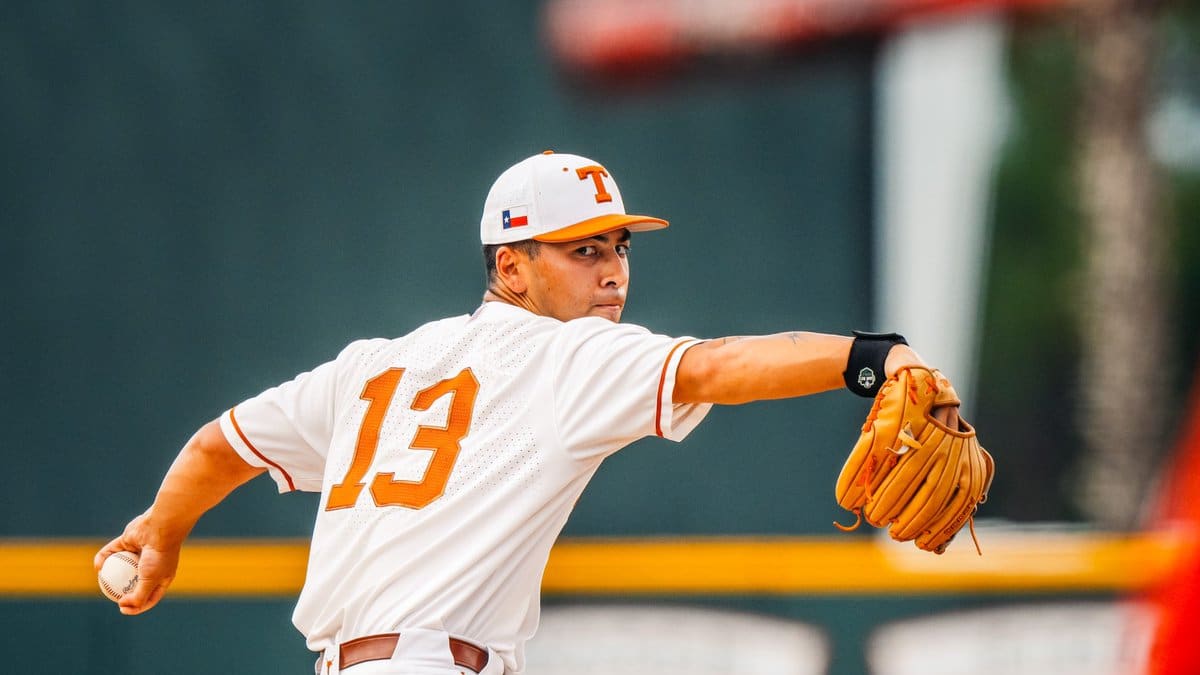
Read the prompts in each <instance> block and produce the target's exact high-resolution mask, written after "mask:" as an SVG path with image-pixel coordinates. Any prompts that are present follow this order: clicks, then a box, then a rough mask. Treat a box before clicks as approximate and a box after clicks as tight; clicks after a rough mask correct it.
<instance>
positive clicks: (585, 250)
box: [575, 246, 596, 256]
mask: <svg viewBox="0 0 1200 675" xmlns="http://www.w3.org/2000/svg"><path fill="white" fill-rule="evenodd" d="M575 252H576V253H578V254H579V255H584V256H593V255H596V247H595V246H580V247H579V248H577V249H575Z"/></svg>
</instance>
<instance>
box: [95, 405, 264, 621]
mask: <svg viewBox="0 0 1200 675" xmlns="http://www.w3.org/2000/svg"><path fill="white" fill-rule="evenodd" d="M263 471H264V469H260V468H258V467H253V466H250V465H249V464H247V463H246V462H245V461H243V460H242V458H241V457H239V456H238V454H237V452H235V451H234V449H233V448H232V447H231V446H230V445H229V442H228V441H226V440H225V435H224V434H223V433H221V426H220V424H219V423H218V422H216V421H212V422H209V423H208V424H206V425H204V426H203V427H201V428H200V430H199V431H197V432H196V434H195V435H194V436H192V438H191V440H189V441H188V442H187V444H186V445H185V446H184V447H183V450H181V451H180V452H179V456H178V457H176V458H175V462H174V463H173V464H172V465H171V468H170V469H169V470H168V471H167V475H166V477H165V478H163V482H162V486H161V487H160V488H159V490H158V495H157V496H156V497H155V499H154V503H153V504H152V505H151V506H150V508H149V509H147V510H146V512H145V513H143V514H142V515H140V516H138V517H136V518H134V519H133V520H132V521H131V522H130V523H129V525H127V526H126V527H125V532H124V533H123V534H122V535H121V536H119V537H117V538H116V539H113V540H112V541H110V542H109V543H108V544H107V545H106V546H105V547H104V548H102V549H100V551H99V552H98V553H96V557H95V559H94V560H93V564H94V565H95V567H96V571H97V572H99V570H100V566H101V565H103V564H104V560H105V559H106V558H107V557H108V556H110V555H112V554H113V553H116V552H117V551H133V552H134V553H137V554H138V555H139V556H140V560H139V561H138V585H137V588H135V589H134V591H133V593H130V594H129V595H126V596H125V597H124V598H122V599H121V602H120V608H121V613H122V614H141V613H142V612H144V611H146V610H148V609H150V608H151V607H153V606H154V605H156V604H158V601H159V600H160V599H161V598H162V596H163V593H165V592H166V590H167V587H168V586H170V584H171V581H172V580H174V579H175V570H176V568H177V567H178V565H179V550H180V547H182V546H183V540H184V539H186V538H187V536H188V534H189V533H190V532H191V531H192V528H193V527H194V526H195V525H196V521H198V520H199V519H200V516H202V515H204V513H205V512H206V511H208V510H209V509H211V508H212V507H214V506H216V505H217V504H218V503H220V502H221V500H223V499H224V498H225V497H226V496H228V495H229V493H230V492H233V490H234V489H235V488H237V487H238V486H239V485H241V484H243V483H245V482H246V481H248V480H250V479H251V478H254V477H255V476H257V475H259V474H260V473H262V472H263Z"/></svg>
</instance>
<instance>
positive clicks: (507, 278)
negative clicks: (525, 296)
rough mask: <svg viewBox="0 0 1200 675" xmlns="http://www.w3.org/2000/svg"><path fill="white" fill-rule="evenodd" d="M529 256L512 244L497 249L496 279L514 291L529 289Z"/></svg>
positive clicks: (520, 291) (521, 291)
mask: <svg viewBox="0 0 1200 675" xmlns="http://www.w3.org/2000/svg"><path fill="white" fill-rule="evenodd" d="M529 273H530V272H529V256H528V255H527V254H525V253H524V252H523V251H521V250H519V249H515V248H513V247H511V246H501V247H500V248H498V249H496V280H497V281H499V282H500V283H501V284H503V285H504V286H505V287H507V288H508V290H510V291H512V292H513V293H524V292H525V291H527V290H529V281H528V279H527V275H528V274H529Z"/></svg>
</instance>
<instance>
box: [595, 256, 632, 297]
mask: <svg viewBox="0 0 1200 675" xmlns="http://www.w3.org/2000/svg"><path fill="white" fill-rule="evenodd" d="M628 283H629V264H628V263H627V262H626V260H625V259H624V258H622V257H621V256H619V255H617V254H616V252H615V251H609V252H608V254H607V255H605V256H604V264H603V265H602V266H601V268H600V285H601V286H602V287H604V288H624V287H625V285H626V284H628Z"/></svg>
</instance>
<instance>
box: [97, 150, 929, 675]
mask: <svg viewBox="0 0 1200 675" xmlns="http://www.w3.org/2000/svg"><path fill="white" fill-rule="evenodd" d="M665 227H667V222H666V221H664V220H661V219H659V218H653V217H649V216H641V215H633V214H628V213H626V211H625V207H624V203H623V202H622V199H621V192H620V190H619V189H618V188H617V184H616V182H615V180H614V178H613V176H612V174H611V172H609V171H608V169H606V168H605V167H604V166H603V165H601V164H598V163H597V162H595V161H592V160H590V159H587V158H584V157H580V156H577V155H570V154H559V153H553V152H546V153H543V154H539V155H535V156H533V157H529V158H527V159H525V160H523V161H521V162H519V163H517V164H516V165H514V166H512V167H511V168H509V169H508V170H507V171H505V172H504V173H503V174H501V175H500V177H499V178H498V179H497V180H496V182H495V184H493V185H492V188H491V190H490V192H489V193H488V195H487V199H486V201H485V203H484V209H483V216H482V219H481V221H480V238H481V240H482V243H483V245H484V255H485V261H486V267H487V274H488V281H487V290H486V292H485V293H484V296H483V303H482V304H481V305H480V307H479V308H477V309H475V310H474V311H473V312H471V313H470V314H463V315H461V316H454V317H450V318H446V319H442V320H439V321H433V322H431V323H427V324H425V325H423V326H421V327H420V328H417V329H416V330H414V331H413V332H412V333H409V334H408V335H405V336H403V337H399V338H395V339H369V340H360V341H356V342H352V343H351V344H350V345H349V346H347V347H346V348H345V349H344V350H342V352H341V353H340V354H338V355H337V356H336V358H334V359H333V360H331V361H329V362H327V363H325V364H323V365H320V366H318V367H316V368H315V369H313V370H312V371H310V372H307V373H303V374H301V375H299V376H297V377H296V378H295V379H293V380H291V381H289V382H285V383H283V384H280V385H279V386H276V387H273V388H270V389H267V390H266V391H264V392H262V393H261V394H259V395H257V396H254V397H253V398H250V399H248V400H246V401H243V402H242V403H239V404H237V405H236V406H234V407H233V408H231V409H230V410H228V411H226V412H225V413H224V414H223V415H221V416H220V418H219V419H218V420H214V421H212V422H210V423H208V424H206V425H205V426H204V427H203V428H201V429H200V430H199V431H198V432H196V434H195V435H194V436H193V437H192V439H191V440H190V441H189V442H188V443H187V444H186V445H185V446H184V448H183V449H182V451H181V452H180V454H179V456H178V458H177V459H176V460H175V462H174V464H173V465H172V466H171V468H170V469H169V470H168V472H167V474H166V476H165V478H164V480H163V483H162V486H161V488H160V489H159V491H158V494H157V496H156V497H155V500H154V503H153V504H152V505H151V506H150V508H149V509H147V510H146V511H145V513H143V514H142V515H140V516H138V517H136V518H134V519H133V521H132V522H130V523H129V524H128V526H127V527H126V528H125V531H124V533H123V534H122V535H121V536H119V537H117V538H116V539H114V540H113V541H111V542H110V543H108V544H107V545H106V546H104V547H103V548H102V549H101V550H100V551H99V552H98V553H97V554H96V556H95V560H94V564H95V566H96V568H97V569H99V567H100V566H101V564H102V563H103V561H104V559H105V558H106V557H107V556H109V555H111V554H113V553H115V552H117V551H133V552H136V553H138V554H140V556H141V560H140V581H139V583H138V585H137V587H136V589H135V590H134V592H133V593H131V594H129V595H127V596H126V597H125V598H123V599H122V600H121V601H120V610H121V612H122V613H124V614H139V613H141V612H144V611H146V610H148V609H150V608H152V607H153V606H154V605H155V604H156V603H157V602H158V601H159V600H160V599H161V598H162V596H163V594H164V592H165V591H166V590H167V588H168V587H169V586H170V584H171V581H172V579H173V577H174V576H175V572H176V566H177V563H178V561H179V552H180V547H181V545H182V543H183V541H184V539H185V538H186V537H187V535H188V533H189V532H190V530H191V529H192V527H193V526H194V525H195V523H196V522H197V520H198V519H199V518H200V516H201V515H202V514H203V513H204V512H205V511H207V510H208V509H209V508H211V507H213V506H214V505H216V504H217V503H218V502H220V501H221V500H222V499H223V498H224V497H225V496H226V495H228V494H229V493H230V492H231V491H232V490H234V489H235V488H237V487H238V486H239V485H241V484H243V483H245V482H246V481H248V480H250V479H251V478H253V477H255V476H257V475H259V474H261V473H264V472H266V473H269V474H270V476H271V478H273V479H274V481H275V483H276V484H277V485H278V487H279V490H280V491H281V492H287V491H291V490H309V491H313V492H319V493H321V498H320V503H319V507H318V510H317V514H316V524H315V527H314V530H313V536H312V546H311V550H310V553H309V560H308V572H307V578H306V579H305V583H304V587H303V590H302V591H301V593H300V597H299V600H298V601H297V605H296V609H295V613H294V616H293V620H294V623H295V625H296V627H297V628H298V629H299V630H300V632H301V633H303V634H304V635H305V637H306V639H307V644H308V648H309V649H311V650H313V651H314V652H317V653H318V654H319V656H318V659H317V672H318V673H321V674H322V675H332V674H333V673H339V672H343V671H345V672H347V673H350V675H371V674H372V673H376V674H379V673H429V674H455V675H457V674H459V673H468V672H474V673H479V674H480V675H485V674H486V675H492V674H498V673H520V672H521V671H522V670H523V667H524V657H523V651H524V645H525V642H526V641H527V640H528V639H529V638H530V637H531V636H532V635H533V633H534V631H535V629H536V628H537V624H538V613H539V600H540V598H539V587H540V584H541V578H542V573H543V569H544V567H545V564H546V560H547V557H548V555H549V553H550V548H551V546H552V544H553V543H554V540H555V538H556V537H557V536H558V534H559V532H560V531H561V529H562V527H563V525H564V523H565V522H566V520H567V517H568V515H569V513H570V511H571V508H572V507H573V505H574V504H575V501H576V499H577V498H578V497H579V495H580V493H581V492H582V491H583V489H584V487H585V486H586V485H587V483H588V480H589V479H590V478H591V477H592V475H593V474H594V473H595V471H596V470H597V468H599V466H600V463H601V462H602V461H603V460H604V458H605V457H607V456H609V455H610V454H612V453H614V452H616V451H617V450H620V449H621V448H623V447H625V446H626V445H629V444H630V443H632V442H633V441H636V440H638V439H640V438H643V437H646V436H661V437H663V438H669V439H671V440H674V441H680V440H683V439H684V438H685V437H686V436H687V435H688V433H689V432H691V430H692V429H694V428H695V427H696V425H697V424H699V423H700V421H701V420H702V419H704V417H705V415H706V414H707V412H708V410H709V409H710V408H711V406H712V404H714V403H721V404H736V403H744V402H748V401H754V400H761V399H776V398H785V397H795V396H803V395H807V394H813V393H817V392H822V391H826V390H830V389H835V388H838V387H841V386H843V385H845V386H848V387H850V388H851V389H853V390H856V391H857V392H858V393H861V394H865V395H873V394H874V390H875V389H877V388H878V383H877V382H878V381H882V380H883V379H884V377H885V376H886V375H888V374H891V373H893V372H895V371H896V370H897V369H898V368H901V367H904V366H908V365H914V364H920V359H919V358H918V357H917V355H916V354H915V353H914V352H913V351H912V350H911V349H910V348H909V347H907V346H906V345H905V344H903V339H902V338H899V336H894V335H885V336H878V335H860V336H858V337H856V338H851V337H842V336H835V335H823V334H816V333H800V332H789V333H780V334H777V335H767V336H759V337H729V338H721V339H713V340H697V339H693V338H690V337H669V336H665V335H656V334H654V333H652V332H650V331H648V330H646V329H645V328H642V327H640V326H635V325H630V324H623V323H620V318H621V313H622V310H623V309H624V306H625V302H626V299H627V292H628V286H629V249H630V239H631V234H632V233H634V232H643V231H648V230H657V229H661V228H665ZM872 384H874V385H875V388H874V389H872Z"/></svg>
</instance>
